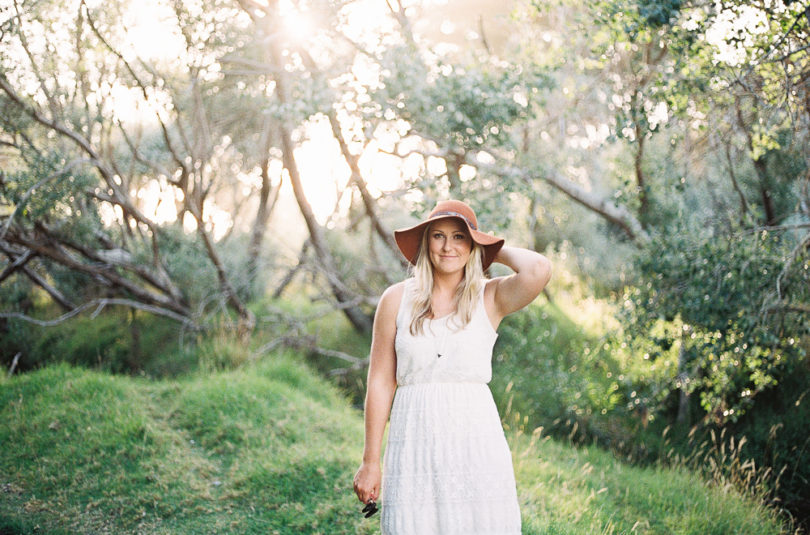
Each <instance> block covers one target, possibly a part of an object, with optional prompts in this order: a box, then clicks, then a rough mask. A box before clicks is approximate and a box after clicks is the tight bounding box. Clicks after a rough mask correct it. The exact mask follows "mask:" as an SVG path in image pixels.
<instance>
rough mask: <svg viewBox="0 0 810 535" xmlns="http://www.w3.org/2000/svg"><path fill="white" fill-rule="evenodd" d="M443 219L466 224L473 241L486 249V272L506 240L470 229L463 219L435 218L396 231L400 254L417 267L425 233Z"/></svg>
mask: <svg viewBox="0 0 810 535" xmlns="http://www.w3.org/2000/svg"><path fill="white" fill-rule="evenodd" d="M442 219H456V220H458V221H461V222H462V223H464V226H465V227H466V229H467V232H469V233H470V237H471V238H472V240H473V241H474V242H475V243H477V244H478V245H480V246H481V247H483V249H484V255H483V258H482V259H481V263H482V264H483V268H484V269H485V270H486V269H487V268H488V267H489V266H490V264H492V262H493V261H494V260H495V256H496V255H497V254H498V251H500V250H501V247H503V244H504V239H503V238H498V237H497V236H492V235H490V234H485V233H483V232H480V231H478V230H475V229H473V228H472V227H470V226H469V224H468V223H467V222H466V221H465V220H464V219H462V218H461V217H457V216H452V215H443V216H439V217H434V218H432V219H428V220H427V221H423V222H421V223H419V224H418V225H414V226H412V227H408V228H404V229H399V230H395V231H394V240H395V241H396V242H397V247H399V250H400V252H401V253H402V255H403V256H404V257H405V258H406V259H407V260H408V262H410V263H411V264H413V265H416V256H417V255H418V254H419V244H420V243H422V234H423V233H424V232H425V229H426V228H427V226H428V225H430V224H431V223H434V222H436V221H440V220H442Z"/></svg>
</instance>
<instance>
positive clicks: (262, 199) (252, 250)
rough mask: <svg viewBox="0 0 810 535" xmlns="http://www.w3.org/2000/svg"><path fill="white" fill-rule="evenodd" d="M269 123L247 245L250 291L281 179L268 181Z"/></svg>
mask: <svg viewBox="0 0 810 535" xmlns="http://www.w3.org/2000/svg"><path fill="white" fill-rule="evenodd" d="M270 125H271V123H270V121H269V119H268V120H267V122H266V124H265V130H264V132H263V134H262V135H263V136H264V146H263V149H262V150H263V153H262V164H261V166H262V188H261V191H260V193H259V208H258V210H256V220H255V222H254V223H253V228H252V229H251V233H250V244H249V245H248V262H247V276H248V285H249V287H250V288H251V292H252V291H253V288H254V287H255V285H256V278H257V277H258V269H259V256H260V255H261V252H262V244H263V243H264V236H265V233H266V231H267V222H268V221H269V220H270V214H272V213H273V208H274V207H275V205H276V200H278V192H279V190H280V189H281V181H279V183H278V186H276V187H275V188H273V185H272V184H271V183H270V171H269V168H270Z"/></svg>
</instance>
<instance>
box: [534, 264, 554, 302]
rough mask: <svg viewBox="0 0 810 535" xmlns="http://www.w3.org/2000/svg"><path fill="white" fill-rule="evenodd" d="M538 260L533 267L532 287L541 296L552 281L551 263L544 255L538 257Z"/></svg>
mask: <svg viewBox="0 0 810 535" xmlns="http://www.w3.org/2000/svg"><path fill="white" fill-rule="evenodd" d="M538 257H539V258H538V259H537V261H536V262H534V264H533V265H532V269H531V280H532V287H533V289H534V290H535V291H536V294H537V295H539V294H540V292H542V291H543V288H545V287H546V285H547V284H548V281H549V280H551V261H550V260H549V259H548V258H546V257H545V256H543V255H538Z"/></svg>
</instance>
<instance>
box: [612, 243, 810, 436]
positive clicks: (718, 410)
mask: <svg viewBox="0 0 810 535" xmlns="http://www.w3.org/2000/svg"><path fill="white" fill-rule="evenodd" d="M795 245H796V244H795V242H793V241H792V240H791V239H790V238H789V235H786V234H779V233H769V232H767V231H762V232H758V233H746V232H740V233H737V234H719V233H713V232H704V233H701V232H698V231H695V230H693V231H691V232H684V231H683V230H682V229H678V228H674V229H672V230H671V231H670V232H669V233H666V234H661V235H659V236H657V237H656V239H655V240H654V241H653V242H652V243H651V245H650V247H649V248H648V249H647V250H646V251H645V252H644V253H643V254H641V255H639V258H638V262H637V265H638V267H639V280H638V282H637V283H636V285H635V287H634V288H633V289H631V290H629V292H628V293H627V295H626V296H625V299H626V304H627V305H628V306H627V307H626V310H625V312H626V313H627V314H628V316H627V319H626V320H625V324H626V325H628V326H629V327H630V330H629V331H628V334H629V335H630V336H631V337H634V336H638V335H643V334H644V333H645V332H648V331H649V329H650V326H651V325H652V324H653V323H654V322H656V321H658V320H659V318H660V319H662V320H664V321H669V322H671V321H676V320H678V321H681V322H683V323H684V327H683V329H685V330H688V331H690V333H689V336H687V337H683V336H681V334H680V333H674V332H670V334H669V335H667V336H665V337H664V339H662V342H664V343H666V344H667V345H670V346H671V345H674V344H676V343H679V341H680V343H682V344H686V346H685V348H684V350H685V351H688V354H689V359H688V369H689V377H690V383H689V386H688V389H689V391H690V392H693V393H697V394H698V395H699V396H700V399H701V405H702V407H703V409H704V410H705V411H706V412H707V413H708V414H710V415H711V417H712V418H713V419H715V420H716V421H718V422H725V421H734V420H736V419H737V418H739V417H740V416H741V415H742V414H744V413H745V412H746V411H747V410H749V409H750V408H751V407H752V405H753V404H754V400H755V398H756V396H757V395H758V394H759V393H761V392H763V391H764V390H766V389H768V388H772V387H773V386H775V385H777V384H778V383H779V382H780V380H781V379H782V377H784V376H785V375H787V374H790V373H791V372H792V371H793V369H794V367H795V366H796V365H797V364H798V363H799V361H800V359H802V358H803V357H804V354H805V353H804V350H803V349H802V348H801V346H800V338H801V337H802V336H807V335H808V334H810V324H808V321H807V318H806V315H804V314H801V313H796V312H789V311H785V308H784V303H783V302H782V299H783V298H786V299H787V300H788V301H791V300H792V299H798V300H800V301H806V300H807V298H808V295H807V294H808V292H807V282H808V277H807V274H806V270H804V269H799V270H794V271H795V273H796V275H795V276H796V277H798V278H799V279H798V280H791V281H790V282H792V284H786V283H787V282H788V280H787V279H784V280H783V274H782V270H783V268H784V267H785V262H786V259H787V258H788V257H789V255H790V252H791V249H792V248H793V247H794V246H795ZM805 261H806V260H799V261H798V265H800V266H801V265H802V264H803V263H804V262H805ZM777 284H783V285H785V286H784V288H785V290H784V294H783V295H782V296H777V295H776V294H777V292H778V288H777Z"/></svg>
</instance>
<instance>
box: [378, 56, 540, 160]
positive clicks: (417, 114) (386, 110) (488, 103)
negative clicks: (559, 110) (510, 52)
mask: <svg viewBox="0 0 810 535" xmlns="http://www.w3.org/2000/svg"><path fill="white" fill-rule="evenodd" d="M383 65H384V67H385V71H384V76H383V79H382V81H383V84H384V85H383V86H382V88H381V89H379V90H378V91H377V92H376V93H375V94H374V95H373V98H375V100H376V101H377V103H378V106H379V110H380V111H379V112H378V113H379V114H381V115H382V116H383V117H384V118H385V119H387V120H392V119H394V118H395V117H398V118H401V119H403V120H405V121H407V123H408V124H409V125H410V127H411V128H412V129H413V130H415V131H416V132H418V133H419V134H420V135H422V136H425V137H426V138H428V139H433V140H436V141H437V143H438V144H439V146H440V147H442V148H459V149H462V150H465V151H466V150H474V149H480V148H483V147H485V146H487V145H502V144H504V143H505V142H506V141H507V140H508V135H507V134H508V130H509V127H510V126H511V125H513V123H515V122H517V121H519V120H520V119H522V118H524V117H526V114H527V112H528V111H529V99H531V98H533V94H534V93H535V92H536V89H537V88H543V87H547V86H548V85H549V84H550V79H549V78H548V76H547V74H546V73H544V72H542V71H539V70H538V71H536V72H525V71H524V70H523V69H522V68H521V67H519V66H516V65H506V66H497V67H496V66H491V65H486V64H471V65H468V66H466V67H465V66H461V65H456V64H453V63H445V62H442V61H439V62H438V64H437V65H436V66H435V67H434V68H430V67H428V66H426V65H425V63H424V62H423V60H422V59H421V58H419V57H418V56H416V55H414V54H412V53H411V51H410V49H409V48H408V47H406V46H403V47H401V48H391V49H389V50H387V51H386V57H385V58H384V59H383ZM533 89H534V90H535V91H533Z"/></svg>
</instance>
